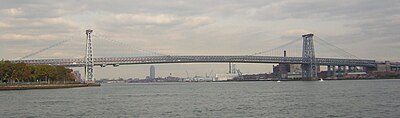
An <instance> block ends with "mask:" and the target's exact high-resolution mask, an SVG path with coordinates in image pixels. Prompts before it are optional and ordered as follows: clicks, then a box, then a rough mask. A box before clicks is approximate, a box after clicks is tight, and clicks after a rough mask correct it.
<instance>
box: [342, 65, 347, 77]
mask: <svg viewBox="0 0 400 118" xmlns="http://www.w3.org/2000/svg"><path fill="white" fill-rule="evenodd" d="M346 74H347V66H343V75H346Z"/></svg>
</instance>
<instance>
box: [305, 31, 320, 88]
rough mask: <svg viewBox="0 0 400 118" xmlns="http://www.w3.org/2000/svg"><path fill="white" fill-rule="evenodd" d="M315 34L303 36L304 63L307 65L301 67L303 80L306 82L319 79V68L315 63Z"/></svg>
mask: <svg viewBox="0 0 400 118" xmlns="http://www.w3.org/2000/svg"><path fill="white" fill-rule="evenodd" d="M313 36H314V34H305V35H303V53H302V57H303V62H306V63H305V64H302V65H301V70H302V78H303V79H304V80H315V79H317V66H316V62H315V52H314V42H313Z"/></svg>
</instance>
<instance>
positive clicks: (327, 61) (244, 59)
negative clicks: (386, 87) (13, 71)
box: [12, 55, 376, 67]
mask: <svg viewBox="0 0 400 118" xmlns="http://www.w3.org/2000/svg"><path fill="white" fill-rule="evenodd" d="M316 61H317V64H318V65H347V66H367V67H374V66H375V63H376V62H375V60H363V59H335V58H316ZM12 62H14V63H19V62H23V63H29V64H46V65H62V66H68V67H83V66H84V60H83V59H36V60H12ZM222 62H234V63H290V64H304V63H307V60H303V58H302V57H274V56H247V55H245V56H148V57H101V58H94V64H95V66H105V65H129V64H158V63H222Z"/></svg>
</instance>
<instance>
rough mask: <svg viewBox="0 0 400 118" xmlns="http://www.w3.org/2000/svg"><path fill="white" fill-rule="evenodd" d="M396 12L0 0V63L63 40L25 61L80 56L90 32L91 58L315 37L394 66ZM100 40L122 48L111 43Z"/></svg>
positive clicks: (139, 73)
mask: <svg viewBox="0 0 400 118" xmlns="http://www.w3.org/2000/svg"><path fill="white" fill-rule="evenodd" d="M399 6H400V2H399V1H398V0H385V1H377V0H351V1H347V0H336V1H326V0H246V1H242V0H229V1H215V0H168V1H166V0H152V1H143V0H115V1H109V0H95V1H93V0H87V1H78V0H69V1H53V0H3V1H2V2H1V4H0V58H2V59H16V58H18V57H22V56H25V55H27V54H30V53H32V52H35V51H37V50H40V49H42V48H45V47H48V46H50V45H52V44H55V43H57V42H60V41H62V40H70V41H68V42H66V43H65V44H62V45H60V46H58V47H55V48H54V49H50V50H48V51H45V52H43V53H40V54H38V55H36V56H33V57H31V58H82V57H83V56H84V55H83V54H84V51H83V49H84V38H85V35H84V32H85V30H86V29H93V30H94V34H95V35H96V36H97V37H94V43H95V45H94V49H95V51H97V52H95V57H96V56H130V55H135V54H136V55H142V54H141V53H140V51H137V52H134V51H133V52H130V50H134V49H143V50H149V51H154V52H157V53H161V54H167V55H247V54H253V53H256V52H260V51H265V50H268V49H271V48H274V47H276V46H279V45H281V44H284V43H287V42H290V41H291V40H296V39H299V38H300V37H301V35H302V34H305V33H314V34H315V35H316V36H318V37H321V38H323V39H324V40H327V41H329V42H330V43H332V44H334V45H335V46H337V47H340V48H342V49H344V50H346V51H347V52H349V53H352V54H354V55H356V56H357V57H359V58H365V59H376V60H378V61H384V60H390V61H400V55H399V54H400V35H399V32H400V14H399V13H400V7H399ZM104 37H105V38H107V39H111V40H114V41H117V42H121V43H122V44H113V45H111V44H109V42H108V43H107V41H104V40H103V39H101V38H104ZM96 43H97V44H96ZM110 47H111V48H110ZM139 53H140V54H139ZM289 53H290V52H289ZM326 53H330V52H326ZM317 56H318V55H317ZM149 67H150V65H130V66H120V67H117V68H114V67H106V68H100V67H96V68H95V77H96V78H117V77H124V78H128V77H140V78H144V77H145V76H147V75H148V74H149V72H148V71H149V70H148V69H149ZM156 67H157V76H168V75H169V73H172V74H173V75H176V76H182V77H185V76H187V74H186V72H185V71H189V73H190V74H191V75H205V73H207V72H210V71H211V70H213V71H214V73H226V72H227V71H228V64H160V65H156ZM237 68H239V69H241V70H242V71H243V72H244V73H245V72H247V73H259V72H271V71H272V69H271V68H272V65H271V64H238V65H237ZM76 69H77V70H79V69H78V68H76ZM81 72H82V71H81Z"/></svg>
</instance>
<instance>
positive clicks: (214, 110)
mask: <svg viewBox="0 0 400 118" xmlns="http://www.w3.org/2000/svg"><path fill="white" fill-rule="evenodd" d="M0 115H1V116H0V117H16V118H20V117H29V118H36V117H61V118H64V117H90V118H99V117H103V118H111V117H112V118H114V117H163V118H164V117H228V118H231V117H238V118H242V117H261V118H266V117H268V118H274V117H281V118H288V117H293V118H300V117H303V118H304V117H307V118H308V117H363V118H364V117H400V80H343V81H324V82H318V81H307V82H303V81H288V82H285V81H284V82H280V83H278V82H272V81H270V82H217V83H136V84H125V83H124V84H121V83H120V84H103V85H102V86H101V87H89V88H69V89H49V90H23V91H0Z"/></svg>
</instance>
